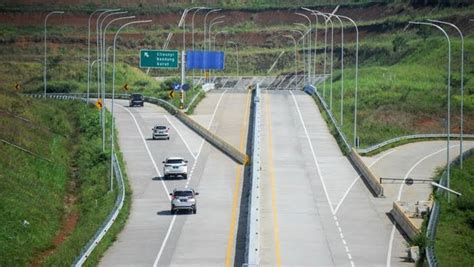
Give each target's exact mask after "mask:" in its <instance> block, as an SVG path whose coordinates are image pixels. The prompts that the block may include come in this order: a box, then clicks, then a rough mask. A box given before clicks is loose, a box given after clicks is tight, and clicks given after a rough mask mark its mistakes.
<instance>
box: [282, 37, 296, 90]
mask: <svg viewBox="0 0 474 267" xmlns="http://www.w3.org/2000/svg"><path fill="white" fill-rule="evenodd" d="M283 37H286V38H290V39H291V40H293V43H294V44H295V80H294V81H295V89H296V77H297V76H298V58H297V54H296V39H295V37H293V35H283Z"/></svg>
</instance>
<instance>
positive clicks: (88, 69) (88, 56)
mask: <svg viewBox="0 0 474 267" xmlns="http://www.w3.org/2000/svg"><path fill="white" fill-rule="evenodd" d="M105 10H107V9H103V8H99V9H97V10H95V11H94V12H92V13H91V14H90V15H89V20H88V24H87V98H86V99H87V103H89V90H90V83H91V69H92V64H91V20H92V16H94V15H95V14H96V13H97V12H101V11H105Z"/></svg>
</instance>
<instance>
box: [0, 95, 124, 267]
mask: <svg viewBox="0 0 474 267" xmlns="http://www.w3.org/2000/svg"><path fill="white" fill-rule="evenodd" d="M97 124H98V117H97V110H96V109H95V108H93V107H92V106H86V105H85V104H84V103H80V102H69V101H68V102H59V101H52V100H50V101H44V100H36V99H32V98H27V97H21V96H19V95H17V94H12V93H7V92H5V91H3V90H2V91H0V125H1V126H0V147H1V149H0V191H1V192H2V193H1V194H0V213H1V214H2V216H1V217H0V225H1V228H0V244H1V248H0V249H1V251H2V253H1V255H2V256H1V257H0V265H1V266H27V265H32V266H40V265H49V266H65V265H70V264H72V262H73V260H74V259H75V257H76V256H77V255H78V254H79V251H80V250H81V249H82V247H83V246H84V245H85V244H86V243H87V241H88V240H89V239H90V238H91V237H92V236H93V234H94V233H95V231H96V230H97V228H98V227H99V226H100V225H101V223H102V222H103V220H104V219H105V218H106V217H107V215H108V213H109V212H110V210H111V209H112V207H113V205H114V202H115V198H116V192H117V191H118V190H115V192H114V193H110V192H109V182H108V179H104V177H107V175H108V174H109V162H110V161H109V158H108V155H107V154H105V153H102V151H101V149H102V141H101V139H100V136H101V135H100V134H99V133H100V128H99V127H97ZM126 214H127V213H126V212H125V213H124V214H123V215H122V218H120V220H119V221H123V218H124V217H126Z"/></svg>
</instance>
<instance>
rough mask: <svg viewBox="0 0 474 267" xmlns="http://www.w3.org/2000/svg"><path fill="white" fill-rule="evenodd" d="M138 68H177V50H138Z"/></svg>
mask: <svg viewBox="0 0 474 267" xmlns="http://www.w3.org/2000/svg"><path fill="white" fill-rule="evenodd" d="M140 68H159V69H177V68H178V51H177V50H147V49H142V50H140Z"/></svg>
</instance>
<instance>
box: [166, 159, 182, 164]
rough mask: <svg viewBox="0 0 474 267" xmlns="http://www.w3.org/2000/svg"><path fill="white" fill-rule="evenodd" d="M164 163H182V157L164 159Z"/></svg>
mask: <svg viewBox="0 0 474 267" xmlns="http://www.w3.org/2000/svg"><path fill="white" fill-rule="evenodd" d="M166 163H168V164H181V163H183V160H182V159H169V160H167V161H166Z"/></svg>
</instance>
